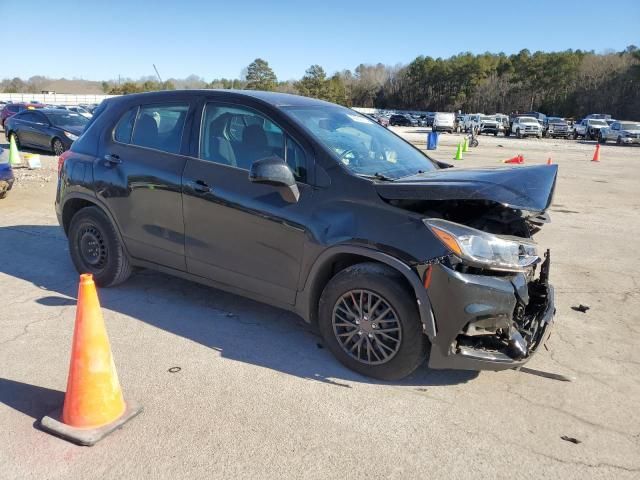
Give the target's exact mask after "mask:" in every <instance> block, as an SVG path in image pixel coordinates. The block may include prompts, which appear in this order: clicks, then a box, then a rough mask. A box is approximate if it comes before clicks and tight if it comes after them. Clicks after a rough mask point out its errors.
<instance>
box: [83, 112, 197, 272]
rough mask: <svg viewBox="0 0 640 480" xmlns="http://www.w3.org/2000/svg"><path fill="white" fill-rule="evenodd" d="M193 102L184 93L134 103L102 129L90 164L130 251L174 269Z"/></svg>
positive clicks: (180, 254)
mask: <svg viewBox="0 0 640 480" xmlns="http://www.w3.org/2000/svg"><path fill="white" fill-rule="evenodd" d="M192 108H193V107H192V104H191V102H190V101H189V100H188V99H187V100H184V101H175V102H166V103H164V102H163V103H153V104H141V105H137V106H134V107H132V108H131V109H130V110H128V111H126V112H124V113H123V114H122V116H121V117H120V119H119V121H118V123H117V124H116V126H115V128H114V129H113V132H109V133H108V135H106V139H105V140H104V141H103V143H102V146H101V149H100V152H99V155H100V156H99V158H98V159H97V161H96V164H95V167H94V174H95V183H96V190H97V194H98V197H99V198H101V199H102V200H103V201H104V202H105V203H106V204H107V205H108V207H109V209H110V210H111V212H112V213H113V215H114V217H115V218H116V221H117V222H118V224H119V228H120V231H121V233H122V235H123V237H124V240H125V243H126V246H127V249H128V250H129V253H130V254H131V255H132V256H133V257H136V258H140V259H143V260H146V261H150V262H154V263H157V264H160V265H163V266H166V267H170V268H173V269H177V270H185V268H186V267H185V262H184V221H183V218H182V193H181V188H182V187H181V178H182V171H183V170H184V166H185V163H186V157H185V156H184V155H183V152H184V149H186V148H188V146H186V145H187V144H188V140H185V139H187V138H188V136H189V135H188V131H189V125H190V121H191V116H192ZM185 142H186V143H185Z"/></svg>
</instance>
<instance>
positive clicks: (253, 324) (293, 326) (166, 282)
mask: <svg viewBox="0 0 640 480" xmlns="http://www.w3.org/2000/svg"><path fill="white" fill-rule="evenodd" d="M0 245H5V246H10V245H20V248H19V249H15V250H12V253H11V255H7V254H6V252H7V249H6V248H5V251H4V254H3V257H4V259H3V260H2V261H1V262H0V272H2V273H4V274H6V275H10V276H12V277H15V278H19V279H22V280H25V281H28V282H31V283H32V284H33V285H35V286H37V287H38V288H39V289H41V290H43V291H44V294H43V296H42V297H40V298H39V299H36V300H35V301H36V302H37V303H38V304H40V305H43V306H47V307H59V306H62V305H74V304H75V298H76V292H77V282H78V274H77V272H76V271H75V269H74V267H73V264H72V263H71V259H70V258H69V253H68V247H67V241H66V238H65V236H64V233H63V232H62V229H61V228H60V227H57V226H51V225H46V226H40V225H15V226H5V227H0ZM99 296H100V301H101V305H102V307H103V309H108V310H112V311H114V312H118V313H121V314H124V315H127V316H129V317H132V318H134V319H137V320H139V321H142V322H145V323H147V324H149V325H153V326H154V327H157V328H160V329H162V330H165V331H167V332H170V333H173V334H174V335H179V336H181V337H183V338H186V339H189V340H192V341H194V342H197V343H198V344H200V345H204V346H206V347H208V348H211V349H213V350H215V351H217V352H219V354H220V355H221V356H222V357H223V358H227V359H233V360H236V361H241V362H246V363H250V364H254V365H258V366H261V367H264V368H269V369H273V370H277V371H280V372H283V373H286V374H289V375H294V376H297V377H300V378H305V379H310V380H316V381H320V382H324V383H328V384H332V385H336V386H342V387H347V388H350V385H349V384H348V383H344V382H345V381H347V382H361V383H369V384H377V383H379V384H389V383H393V384H394V385H405V386H438V385H450V384H458V383H464V382H467V381H469V380H471V379H473V378H475V377H476V376H477V375H478V374H477V372H469V371H456V370H430V369H428V368H427V367H426V365H422V366H421V367H420V368H418V369H417V370H416V372H414V373H413V374H412V375H410V376H409V377H407V378H405V379H403V380H401V381H398V382H382V381H376V380H373V379H370V378H367V377H364V376H361V375H359V374H357V373H355V372H353V371H351V370H349V369H347V368H346V367H344V366H342V364H340V363H339V362H338V361H337V360H336V359H335V358H334V357H333V356H332V354H331V353H330V352H329V351H328V350H327V349H326V348H325V347H324V346H323V344H322V340H321V338H320V337H319V336H317V335H316V334H315V333H314V332H313V331H312V329H311V327H310V326H309V325H307V324H306V323H305V322H304V321H303V320H302V319H301V318H300V317H298V316H297V315H295V314H293V313H290V312H287V311H284V310H280V309H277V308H274V307H270V306H267V305H264V304H261V303H258V302H254V301H252V300H248V299H246V298H243V297H240V296H237V295H233V294H230V293H226V292H223V291H220V290H217V289H214V288H210V287H207V286H203V285H200V284H197V283H194V282H190V281H187V280H182V279H179V278H176V277H171V276H168V275H165V274H162V273H158V272H154V271H150V270H143V271H141V272H139V273H137V274H136V275H134V276H132V277H131V278H130V279H129V280H128V281H127V282H125V283H124V284H122V285H119V286H117V287H113V288H103V289H100V291H99ZM0 386H1V385H0Z"/></svg>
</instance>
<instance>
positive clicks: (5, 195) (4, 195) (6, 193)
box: [0, 190, 9, 200]
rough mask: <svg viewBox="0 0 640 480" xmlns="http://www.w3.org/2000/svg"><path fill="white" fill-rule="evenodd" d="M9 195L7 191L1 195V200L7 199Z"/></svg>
mask: <svg viewBox="0 0 640 480" xmlns="http://www.w3.org/2000/svg"><path fill="white" fill-rule="evenodd" d="M7 195H9V191H8V190H5V191H4V192H2V193H0V200H2V199H3V198H6V197H7Z"/></svg>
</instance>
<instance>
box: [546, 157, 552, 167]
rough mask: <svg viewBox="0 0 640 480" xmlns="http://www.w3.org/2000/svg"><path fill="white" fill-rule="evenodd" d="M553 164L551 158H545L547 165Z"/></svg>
mask: <svg viewBox="0 0 640 480" xmlns="http://www.w3.org/2000/svg"><path fill="white" fill-rule="evenodd" d="M552 164H553V162H552V161H551V157H549V158H547V165H552Z"/></svg>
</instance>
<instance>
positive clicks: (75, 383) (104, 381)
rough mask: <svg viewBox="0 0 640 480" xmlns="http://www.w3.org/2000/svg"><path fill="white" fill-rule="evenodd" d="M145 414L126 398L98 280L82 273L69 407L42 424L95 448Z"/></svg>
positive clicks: (70, 375) (69, 385) (73, 440)
mask: <svg viewBox="0 0 640 480" xmlns="http://www.w3.org/2000/svg"><path fill="white" fill-rule="evenodd" d="M141 411H142V408H141V407H139V406H138V405H135V404H126V403H125V401H124V398H123V396H122V390H121V389H120V382H119V381H118V375H117V373H116V367H115V364H114V363H113V357H112V356H111V347H110V346H109V338H108V337H107V330H106V329H105V326H104V320H103V318H102V312H101V310H100V302H99V300H98V294H97V292H96V287H95V284H94V283H93V276H92V275H90V274H84V275H80V286H79V288H78V308H77V311H76V325H75V329H74V331H73V344H72V346H71V363H70V366H69V377H68V379H67V392H66V394H65V397H64V405H63V407H62V412H60V411H56V412H55V413H54V414H52V415H50V416H47V417H44V418H43V419H42V422H41V425H42V427H43V428H44V429H45V430H48V431H49V432H51V433H53V434H55V435H58V436H60V437H62V438H64V439H66V440H70V441H72V442H74V443H77V444H79V445H93V444H95V443H96V442H98V441H99V440H101V439H102V438H103V437H105V436H106V435H107V434H109V433H111V432H112V431H113V430H115V429H117V428H120V427H121V426H122V424H124V423H125V422H126V421H127V420H130V419H131V418H133V417H134V416H136V415H137V414H138V413H140V412H141ZM60 413H61V415H60Z"/></svg>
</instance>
